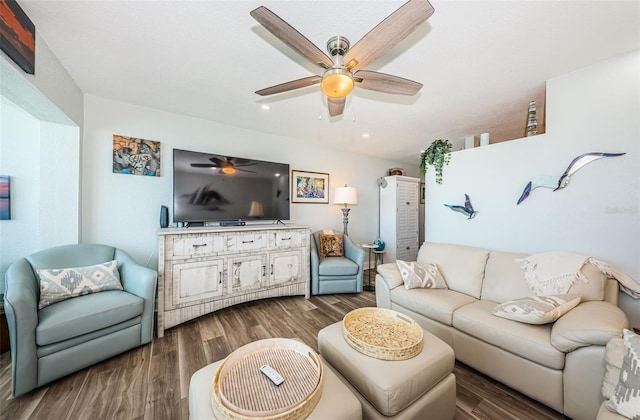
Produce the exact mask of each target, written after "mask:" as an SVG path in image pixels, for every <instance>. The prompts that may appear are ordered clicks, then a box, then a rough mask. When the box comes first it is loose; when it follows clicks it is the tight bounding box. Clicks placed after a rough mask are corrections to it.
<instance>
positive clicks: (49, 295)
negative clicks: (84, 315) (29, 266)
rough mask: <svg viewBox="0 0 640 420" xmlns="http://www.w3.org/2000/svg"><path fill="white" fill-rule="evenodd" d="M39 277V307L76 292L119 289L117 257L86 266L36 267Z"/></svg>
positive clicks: (76, 294)
mask: <svg viewBox="0 0 640 420" xmlns="http://www.w3.org/2000/svg"><path fill="white" fill-rule="evenodd" d="M36 272H37V273H38V277H40V301H39V302H38V309H42V308H44V307H46V306H49V305H51V304H53V303H56V302H60V301H62V300H66V299H70V298H72V297H76V296H83V295H88V294H90V293H97V292H102V291H105V290H122V283H120V273H119V272H118V261H117V260H113V261H109V262H106V263H102V264H96V265H90V266H86V267H72V268H47V269H38V270H36Z"/></svg>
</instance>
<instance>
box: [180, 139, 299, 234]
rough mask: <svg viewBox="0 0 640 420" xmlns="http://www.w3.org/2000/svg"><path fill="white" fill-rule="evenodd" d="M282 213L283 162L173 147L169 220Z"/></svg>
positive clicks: (279, 216)
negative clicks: (171, 205) (170, 216)
mask: <svg viewBox="0 0 640 420" xmlns="http://www.w3.org/2000/svg"><path fill="white" fill-rule="evenodd" d="M288 219H289V165H288V164H285V163H276V162H266V161H261V160H255V159H245V158H239V157H233V156H224V155H214V154H209V153H200V152H192V151H187V150H180V149H174V150H173V221H174V222H216V221H228V220H242V221H251V220H288Z"/></svg>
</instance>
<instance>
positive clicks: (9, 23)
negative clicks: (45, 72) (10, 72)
mask: <svg viewBox="0 0 640 420" xmlns="http://www.w3.org/2000/svg"><path fill="white" fill-rule="evenodd" d="M0 12H2V13H0V14H1V15H2V19H0V48H1V49H2V51H4V52H5V54H7V55H8V56H9V57H11V59H12V60H13V61H14V62H15V63H16V64H17V65H18V66H20V68H21V69H22V70H24V71H25V73H29V74H34V72H35V61H36V26H35V25H34V24H33V22H31V20H30V19H29V17H28V16H27V14H26V13H25V12H24V10H22V8H21V7H20V6H19V5H18V3H17V2H16V1H15V0H0Z"/></svg>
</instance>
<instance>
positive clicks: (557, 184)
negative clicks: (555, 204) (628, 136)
mask: <svg viewBox="0 0 640 420" xmlns="http://www.w3.org/2000/svg"><path fill="white" fill-rule="evenodd" d="M625 154H626V153H603V152H590V153H583V154H581V155H580V156H577V157H576V158H575V159H573V160H572V161H571V163H570V164H569V166H568V167H567V169H565V171H564V173H563V174H562V175H560V176H549V175H536V176H534V177H533V178H532V179H531V181H529V183H528V184H527V185H526V186H525V187H524V190H523V191H522V194H521V195H520V198H519V199H518V202H517V204H520V203H522V202H523V201H524V200H525V199H526V198H527V197H529V194H531V191H533V190H535V189H536V188H539V187H544V188H552V189H553V191H558V190H561V189H563V188H565V187H566V186H567V185H569V181H570V180H571V176H572V175H573V174H575V173H576V172H577V171H578V169H580V168H582V167H583V166H584V165H586V164H587V163H591V162H593V161H594V160H598V159H602V158H606V157H616V156H622V155H625Z"/></svg>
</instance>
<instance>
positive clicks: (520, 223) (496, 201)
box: [425, 51, 640, 326]
mask: <svg viewBox="0 0 640 420" xmlns="http://www.w3.org/2000/svg"><path fill="white" fill-rule="evenodd" d="M639 93H640V52H639V51H635V52H632V53H629V54H624V55H622V56H619V57H616V58H614V59H610V60H607V61H604V62H601V63H598V64H595V65H592V66H589V67H587V68H584V69H582V70H579V71H575V72H572V73H570V74H566V75H563V76H561V77H558V78H555V79H553V80H550V81H549V82H548V84H547V101H546V104H547V105H546V106H547V109H546V118H547V122H546V124H547V125H546V126H547V132H546V134H543V135H539V136H536V137H529V138H524V139H520V140H516V141H509V142H504V143H497V144H494V145H489V146H485V147H479V148H474V149H469V150H464V151H460V152H456V153H454V154H453V155H452V158H451V164H450V165H449V166H447V167H445V170H444V183H443V184H442V185H437V184H436V183H435V181H434V178H433V171H430V173H428V174H427V204H426V210H425V211H426V240H427V241H433V242H447V243H457V244H467V245H472V246H481V247H486V248H490V249H495V250H505V251H520V252H529V253H537V252H544V251H553V250H562V249H566V250H571V251H575V252H579V253H583V254H586V255H590V256H593V257H596V258H599V259H602V260H604V261H607V262H609V263H610V264H612V265H614V266H616V267H617V268H619V269H620V270H622V271H623V272H625V273H627V274H628V275H630V276H632V277H633V278H634V279H635V280H636V281H638V282H640V122H639V117H638V116H639V115H640V96H639ZM525 113H526V109H525V110H523V115H524V114H525ZM523 121H524V120H523ZM586 152H626V155H624V156H622V157H613V158H604V159H600V160H597V161H595V162H592V163H590V164H588V165H587V166H585V167H583V168H582V169H580V170H579V171H578V172H577V173H576V174H575V175H574V176H573V177H572V178H571V181H570V183H569V185H568V186H567V187H566V188H565V189H562V190H558V191H555V192H554V191H552V190H551V189H545V188H538V189H536V190H534V191H533V192H532V193H531V194H530V195H529V198H527V199H526V200H525V201H524V202H522V203H521V204H520V205H516V202H517V200H518V198H519V197H520V194H521V193H522V190H523V189H524V187H525V185H526V184H527V182H528V181H529V180H530V179H531V177H533V176H534V175H556V176H559V175H561V174H562V173H563V172H564V170H565V168H567V166H568V165H569V163H570V162H571V160H572V159H573V158H574V157H576V156H578V155H580V154H583V153H586ZM465 193H468V194H469V196H470V198H471V203H472V204H473V207H474V208H475V209H476V210H478V211H479V213H478V215H477V216H476V217H475V219H471V220H467V219H466V218H465V217H464V216H463V215H461V214H460V213H455V212H453V211H451V210H449V209H447V208H446V207H445V206H444V205H443V204H444V203H447V204H462V203H463V202H464V194H465ZM625 296H626V295H625ZM621 306H622V307H623V309H625V312H627V315H628V316H629V318H630V319H631V321H632V323H631V324H632V325H635V326H638V325H640V302H638V301H633V300H631V299H627V298H626V297H623V299H622V303H621Z"/></svg>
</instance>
